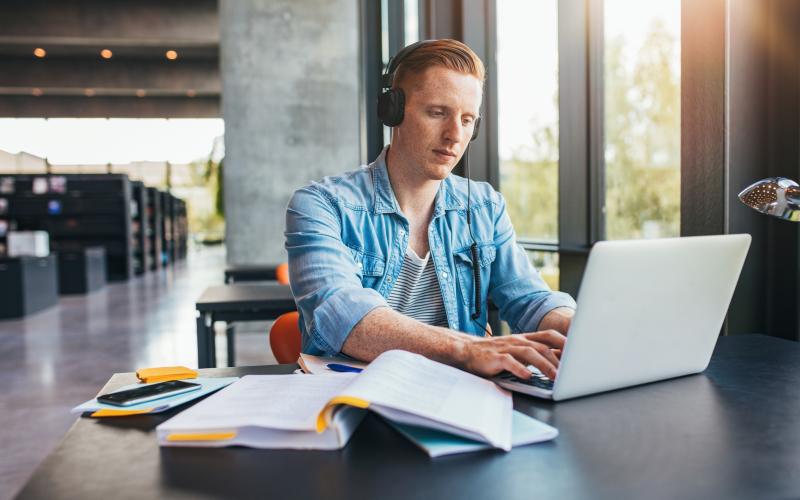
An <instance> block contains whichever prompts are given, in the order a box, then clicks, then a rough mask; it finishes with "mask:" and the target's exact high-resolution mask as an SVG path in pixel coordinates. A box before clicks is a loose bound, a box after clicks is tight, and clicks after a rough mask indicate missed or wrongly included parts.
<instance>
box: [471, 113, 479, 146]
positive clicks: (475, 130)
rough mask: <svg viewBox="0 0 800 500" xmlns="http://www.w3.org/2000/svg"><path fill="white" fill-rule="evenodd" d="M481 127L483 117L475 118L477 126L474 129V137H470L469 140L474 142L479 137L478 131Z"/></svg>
mask: <svg viewBox="0 0 800 500" xmlns="http://www.w3.org/2000/svg"><path fill="white" fill-rule="evenodd" d="M480 128H481V117H480V116H479V117H478V118H476V119H475V127H474V128H473V129H472V137H470V139H469V141H470V142H472V141H474V140H475V139H477V138H478V132H479V131H480Z"/></svg>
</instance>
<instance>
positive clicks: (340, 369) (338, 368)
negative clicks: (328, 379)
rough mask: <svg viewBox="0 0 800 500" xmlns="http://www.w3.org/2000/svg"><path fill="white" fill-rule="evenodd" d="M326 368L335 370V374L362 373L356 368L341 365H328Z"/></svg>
mask: <svg viewBox="0 0 800 500" xmlns="http://www.w3.org/2000/svg"><path fill="white" fill-rule="evenodd" d="M326 366H327V367H328V369H330V370H333V371H335V372H353V373H359V372H361V368H356V367H355V366H348V365H341V364H339V363H328V364H327V365H326Z"/></svg>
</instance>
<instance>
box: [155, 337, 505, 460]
mask: <svg viewBox="0 0 800 500" xmlns="http://www.w3.org/2000/svg"><path fill="white" fill-rule="evenodd" d="M367 409H368V410H371V411H374V412H376V413H378V414H380V415H382V416H384V417H386V418H387V419H389V420H391V421H393V422H397V423H399V424H405V425H410V426H417V427H424V428H429V429H438V430H441V431H444V432H448V433H450V434H454V435H457V436H461V437H464V438H467V439H470V440H473V441H479V442H482V443H486V444H487V445H489V446H491V447H493V448H499V449H502V450H506V451H507V450H510V449H511V444H512V439H511V422H512V418H511V414H512V401H511V396H510V394H509V393H508V392H506V391H505V390H504V389H501V388H500V387H498V386H497V385H495V384H494V383H493V382H490V381H488V380H485V379H482V378H480V377H477V376H475V375H472V374H469V373H466V372H463V371H461V370H458V369H456V368H453V367H451V366H447V365H444V364H441V363H437V362H435V361H431V360H429V359H427V358H425V357H423V356H420V355H418V354H413V353H409V352H406V351H388V352H385V353H383V354H381V355H380V356H378V357H377V358H376V359H375V360H374V361H373V362H372V363H370V364H369V366H367V367H366V368H365V369H364V371H363V372H361V373H357V374H356V373H337V374H330V375H315V376H307V375H247V376H245V377H242V378H241V379H240V380H239V381H238V382H235V383H233V384H231V385H230V386H228V387H227V388H225V389H223V390H221V391H220V392H218V393H216V394H213V395H212V396H210V397H208V398H207V399H205V400H203V401H201V402H200V403H198V404H196V405H195V406H193V407H191V408H189V409H187V410H186V411H184V412H182V413H180V414H178V415H176V416H175V417H173V418H171V419H170V420H167V421H166V422H164V423H162V424H161V425H159V426H158V427H157V428H156V434H157V436H158V440H159V444H161V445H162V446H232V445H242V446H250V447H255V448H298V449H338V448H342V447H343V446H344V445H345V444H347V441H348V440H349V439H350V436H351V435H352V433H353V431H354V430H355V428H356V427H357V426H358V424H359V422H360V421H361V418H362V417H363V415H364V411H365V410H367Z"/></svg>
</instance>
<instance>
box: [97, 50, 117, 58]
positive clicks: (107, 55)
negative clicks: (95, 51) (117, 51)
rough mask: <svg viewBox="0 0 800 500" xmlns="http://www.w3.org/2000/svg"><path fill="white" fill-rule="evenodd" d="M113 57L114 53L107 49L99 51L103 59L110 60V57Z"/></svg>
mask: <svg viewBox="0 0 800 500" xmlns="http://www.w3.org/2000/svg"><path fill="white" fill-rule="evenodd" d="M113 55H114V53H113V52H111V51H110V50H108V49H103V50H101V51H100V57H102V58H103V59H111V56H113Z"/></svg>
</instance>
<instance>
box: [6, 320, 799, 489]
mask: <svg viewBox="0 0 800 500" xmlns="http://www.w3.org/2000/svg"><path fill="white" fill-rule="evenodd" d="M291 369H292V367H291V366H288V365H282V366H273V367H251V368H227V369H224V368H223V369H210V370H202V372H203V374H204V375H209V374H213V375H217V376H225V375H230V374H244V373H286V372H287V371H290V370H291ZM132 377H133V375H132V374H118V375H115V376H114V377H113V378H112V379H111V381H110V382H109V384H107V385H106V387H105V388H104V390H108V389H112V388H116V387H119V386H121V385H123V384H124V383H128V382H130V381H131V380H132ZM514 406H515V408H517V409H518V410H521V411H523V412H525V413H527V414H529V415H532V416H534V417H536V418H539V419H541V420H544V421H545V422H548V423H550V424H551V425H555V426H556V427H558V429H559V430H560V432H561V434H560V436H559V437H558V438H557V439H556V440H554V441H552V442H549V443H544V444H539V445H532V446H526V447H522V448H517V449H514V450H512V451H511V452H509V453H502V452H498V451H487V452H481V453H473V454H467V455H460V456H451V457H443V458H439V459H436V460H431V459H429V458H427V456H426V455H424V454H423V453H422V452H421V451H419V450H417V449H416V448H415V447H414V446H412V445H411V444H410V443H409V442H407V441H406V440H405V439H404V438H402V437H401V436H399V435H398V434H397V433H396V432H394V431H393V430H392V429H391V428H390V427H388V426H387V425H386V424H385V423H384V422H383V421H381V420H380V419H379V418H378V417H375V416H373V415H370V416H368V417H367V418H366V419H365V420H364V422H363V423H362V424H361V426H360V428H359V429H358V430H357V431H356V433H355V434H354V435H353V438H352V439H351V441H350V443H349V444H348V446H347V447H345V448H344V449H343V450H341V451H334V452H325V451H282V450H253V449H246V448H223V449H199V448H198V449H191V448H163V449H162V448H159V447H158V445H157V444H156V438H155V434H154V431H153V429H154V428H155V426H156V425H157V424H158V423H160V422H162V421H163V420H165V419H166V418H168V417H169V416H171V415H172V414H174V413H169V414H167V415H165V416H160V417H155V416H152V417H146V416H141V417H128V418H125V419H106V420H93V419H79V420H78V421H77V422H76V423H75V425H74V426H73V427H72V429H71V430H70V431H69V433H68V434H67V436H66V437H65V439H64V440H63V441H62V442H61V444H60V445H59V446H58V448H57V449H56V450H55V451H54V452H53V453H51V454H50V456H49V457H48V458H47V459H46V460H45V461H44V462H43V463H42V464H41V465H40V467H39V468H38V470H37V471H36V472H35V473H34V475H33V476H32V477H31V479H30V480H29V482H28V484H27V485H26V486H25V488H24V489H23V490H22V492H21V493H20V497H21V498H98V497H104V496H105V497H109V498H111V497H125V498H134V497H135V498H209V497H223V496H224V497H250V498H253V497H259V498H337V499H348V500H350V499H356V498H381V499H387V498H402V499H408V498H458V499H469V498H481V499H485V498H497V499H504V500H505V499H514V498H526V499H530V498H559V499H561V498H592V499H596V498H609V499H611V498H613V499H619V498H648V499H653V498H748V499H751V498H797V497H800V475H798V474H797V467H798V464H800V425H798V424H797V416H798V414H799V413H800V345H799V344H796V343H793V342H789V341H785V340H780V339H775V338H769V337H763V336H754V335H747V336H736V337H724V338H722V339H720V341H719V343H718V345H717V348H716V351H715V354H714V358H713V360H712V362H711V365H710V366H709V368H708V370H707V371H706V372H704V373H703V374H701V375H694V376H689V377H683V378H679V379H675V380H671V381H667V382H660V383H656V384H649V385H645V386H640V387H635V388H631V389H626V390H620V391H614V392H610V393H606V394H601V395H596V396H591V397H585V398H580V399H576V400H571V401H565V402H560V403H552V402H548V401H542V400H538V399H535V398H531V397H527V396H515V400H514Z"/></svg>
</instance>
